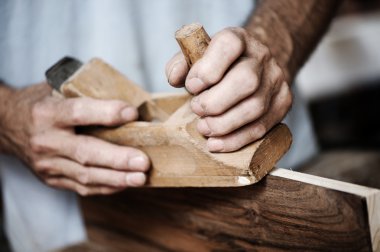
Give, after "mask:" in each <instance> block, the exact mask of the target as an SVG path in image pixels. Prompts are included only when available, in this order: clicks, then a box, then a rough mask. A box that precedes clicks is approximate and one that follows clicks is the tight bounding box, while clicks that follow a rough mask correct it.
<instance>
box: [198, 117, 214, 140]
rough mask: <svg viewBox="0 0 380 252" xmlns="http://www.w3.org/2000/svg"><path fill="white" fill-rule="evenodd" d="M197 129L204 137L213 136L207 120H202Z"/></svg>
mask: <svg viewBox="0 0 380 252" xmlns="http://www.w3.org/2000/svg"><path fill="white" fill-rule="evenodd" d="M197 129H198V131H199V133H201V134H202V135H205V136H208V135H210V134H211V130H210V127H209V126H208V124H207V122H206V120H205V119H200V120H199V121H198V125H197Z"/></svg>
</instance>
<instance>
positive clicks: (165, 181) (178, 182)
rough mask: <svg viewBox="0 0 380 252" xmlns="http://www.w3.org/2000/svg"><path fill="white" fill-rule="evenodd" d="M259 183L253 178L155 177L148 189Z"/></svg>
mask: <svg viewBox="0 0 380 252" xmlns="http://www.w3.org/2000/svg"><path fill="white" fill-rule="evenodd" d="M256 182H258V181H257V180H256V179H255V177H253V176H172V177H154V180H153V181H150V183H149V184H147V185H146V186H145V187H146V188H168V187H169V188H170V187H182V188H185V187H186V188H194V187H196V188H200V187H203V188H212V187H224V188H226V187H242V186H248V185H252V184H255V183H256Z"/></svg>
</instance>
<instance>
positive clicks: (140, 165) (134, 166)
mask: <svg viewBox="0 0 380 252" xmlns="http://www.w3.org/2000/svg"><path fill="white" fill-rule="evenodd" d="M128 168H129V169H131V170H136V171H146V170H147V168H148V160H147V159H146V158H145V157H143V156H136V157H133V158H131V159H130V160H129V161H128Z"/></svg>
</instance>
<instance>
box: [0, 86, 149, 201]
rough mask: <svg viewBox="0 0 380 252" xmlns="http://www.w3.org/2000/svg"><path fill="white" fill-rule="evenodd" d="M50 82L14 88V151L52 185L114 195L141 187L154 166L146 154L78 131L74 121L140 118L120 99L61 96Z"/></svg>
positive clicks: (10, 115) (115, 122) (79, 123)
mask: <svg viewBox="0 0 380 252" xmlns="http://www.w3.org/2000/svg"><path fill="white" fill-rule="evenodd" d="M50 93H51V89H50V87H48V85H47V84H40V85H34V86H31V87H29V88H25V89H21V90H17V91H14V92H13V94H12V97H11V98H10V100H11V104H12V108H9V113H8V114H7V116H6V118H5V120H7V121H8V123H6V125H11V127H8V128H9V130H8V138H9V139H12V140H11V142H13V154H15V155H17V156H19V157H20V158H21V159H22V160H23V161H24V162H25V163H27V164H28V165H29V166H30V167H31V168H32V169H33V171H34V172H35V173H36V174H37V175H38V176H39V177H40V178H41V179H42V180H43V181H44V182H45V183H46V184H48V185H51V186H53V187H58V188H65V189H69V190H72V191H75V192H77V193H79V194H80V195H92V194H110V193H114V192H117V191H120V190H122V189H124V188H125V187H130V186H131V187H135V186H141V185H143V184H144V183H145V181H146V175H145V174H144V172H146V171H147V170H148V168H149V166H150V163H149V159H148V158H147V156H146V155H145V154H144V153H143V152H141V151H139V150H137V149H133V148H130V147H125V146H118V145H114V144H111V143H108V142H105V141H103V140H100V139H97V138H95V137H91V136H86V135H80V134H76V133H75V129H74V127H75V126H83V125H105V126H116V125H120V124H123V123H126V122H129V121H132V120H135V119H136V118H137V116H138V115H137V111H136V109H135V108H132V107H130V106H128V105H127V104H125V103H124V102H121V101H116V100H108V101H106V100H96V99H91V98H70V99H62V98H58V97H53V96H51V95H50Z"/></svg>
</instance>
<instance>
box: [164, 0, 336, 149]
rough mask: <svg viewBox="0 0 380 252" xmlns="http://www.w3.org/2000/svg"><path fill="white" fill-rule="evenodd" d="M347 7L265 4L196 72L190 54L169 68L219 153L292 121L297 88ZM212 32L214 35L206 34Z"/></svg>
mask: <svg viewBox="0 0 380 252" xmlns="http://www.w3.org/2000/svg"><path fill="white" fill-rule="evenodd" d="M339 4H340V1H334V0H332V1H330V0H322V1H317V0H306V1H299V0H280V1H279V0H265V1H260V2H259V4H258V8H257V9H256V10H255V12H254V13H253V14H252V15H251V17H250V18H249V20H248V21H247V23H246V25H245V26H244V27H233V28H226V29H224V30H222V31H220V32H218V33H216V34H215V35H214V36H213V37H212V39H211V41H210V44H209V46H208V48H207V49H206V51H205V53H204V56H203V57H202V58H201V59H200V60H199V61H197V62H196V63H195V64H194V65H193V66H192V67H191V69H189V67H188V66H187V64H186V61H185V59H184V56H183V55H182V53H177V54H176V55H175V56H174V57H173V58H172V59H171V60H170V61H169V62H168V63H167V66H166V75H167V78H168V81H169V83H170V84H171V85H172V86H174V87H183V86H185V87H186V89H187V90H188V91H189V92H190V93H192V94H194V97H193V98H192V101H191V109H192V111H193V112H194V113H196V114H197V115H199V116H200V117H201V119H200V120H199V122H198V124H197V129H198V131H199V132H200V133H201V134H203V135H204V136H206V137H208V140H207V146H208V148H209V150H210V151H212V152H230V151H235V150H238V149H240V148H241V147H243V146H245V145H247V144H249V143H251V142H253V141H255V140H257V139H259V138H261V137H263V136H264V134H265V133H266V132H268V131H269V130H270V129H271V128H272V127H273V126H274V125H276V124H277V123H279V122H280V121H281V120H282V119H283V118H284V117H285V115H286V114H287V112H288V111H289V109H290V108H291V104H292V94H291V91H290V85H289V84H291V83H292V81H293V79H294V77H295V74H296V73H297V71H298V70H299V68H300V67H301V66H302V64H303V63H304V62H305V61H306V59H307V57H308V56H309V55H310V53H311V52H312V50H313V49H314V47H315V46H316V44H317V42H318V41H319V40H320V38H321V37H322V35H323V34H324V32H325V31H326V29H327V28H328V25H329V24H330V22H331V20H332V18H333V17H334V15H335V13H336V10H337V8H338V6H339ZM206 28H207V27H206Z"/></svg>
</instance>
